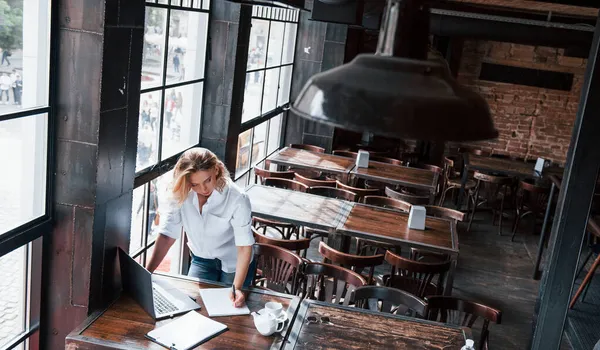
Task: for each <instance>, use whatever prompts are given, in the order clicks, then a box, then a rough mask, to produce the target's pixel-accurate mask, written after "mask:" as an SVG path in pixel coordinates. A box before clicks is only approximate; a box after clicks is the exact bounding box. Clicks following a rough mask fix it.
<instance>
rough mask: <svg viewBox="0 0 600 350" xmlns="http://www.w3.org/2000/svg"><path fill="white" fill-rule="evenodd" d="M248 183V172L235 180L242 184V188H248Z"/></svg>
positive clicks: (237, 183) (239, 184)
mask: <svg viewBox="0 0 600 350" xmlns="http://www.w3.org/2000/svg"><path fill="white" fill-rule="evenodd" d="M247 183H248V174H245V175H244V176H242V177H240V178H239V179H237V180H235V184H236V185H238V186H240V187H241V188H246V184H247Z"/></svg>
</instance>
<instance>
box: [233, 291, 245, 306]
mask: <svg viewBox="0 0 600 350" xmlns="http://www.w3.org/2000/svg"><path fill="white" fill-rule="evenodd" d="M229 300H231V302H232V303H233V306H235V307H242V306H244V302H245V301H246V296H245V295H244V293H243V292H242V291H241V290H239V289H236V290H235V297H234V296H233V291H230V292H229Z"/></svg>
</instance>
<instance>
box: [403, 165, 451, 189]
mask: <svg viewBox="0 0 600 350" xmlns="http://www.w3.org/2000/svg"><path fill="white" fill-rule="evenodd" d="M410 167H411V168H417V169H423V170H429V171H431V172H432V173H434V174H436V178H435V183H434V184H433V185H434V187H435V195H436V196H437V195H438V194H439V193H440V192H441V190H442V188H441V187H442V186H441V184H442V183H443V178H444V169H443V168H441V167H439V166H437V165H432V164H421V163H417V164H411V165H410ZM409 193H412V194H416V195H426V194H427V193H426V192H423V191H415V190H411V191H410V192H409Z"/></svg>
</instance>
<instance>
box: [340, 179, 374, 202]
mask: <svg viewBox="0 0 600 350" xmlns="http://www.w3.org/2000/svg"><path fill="white" fill-rule="evenodd" d="M336 187H337V188H341V189H343V190H346V191H350V192H352V193H356V195H357V198H356V200H357V201H360V200H362V198H363V197H364V196H376V195H377V194H379V190H377V189H365V188H358V187H352V186H348V185H344V184H343V183H341V182H340V181H339V180H338V181H337V186H336Z"/></svg>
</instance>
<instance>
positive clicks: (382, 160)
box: [369, 155, 404, 165]
mask: <svg viewBox="0 0 600 350" xmlns="http://www.w3.org/2000/svg"><path fill="white" fill-rule="evenodd" d="M371 160H372V161H374V162H380V163H387V164H394V165H403V164H404V163H402V161H401V160H399V159H395V158H389V157H381V156H372V155H369V161H371Z"/></svg>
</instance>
